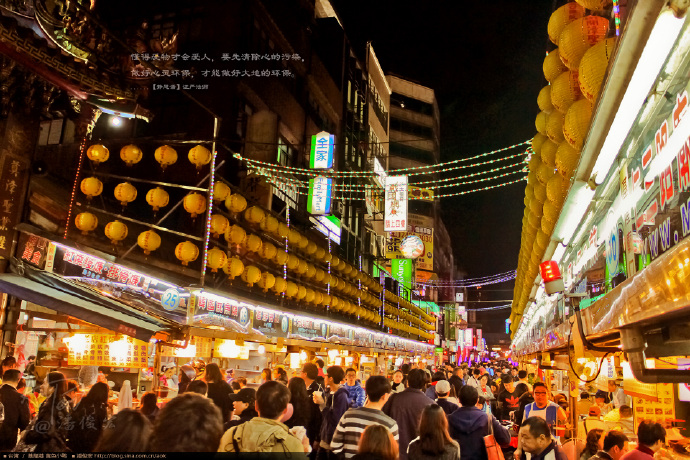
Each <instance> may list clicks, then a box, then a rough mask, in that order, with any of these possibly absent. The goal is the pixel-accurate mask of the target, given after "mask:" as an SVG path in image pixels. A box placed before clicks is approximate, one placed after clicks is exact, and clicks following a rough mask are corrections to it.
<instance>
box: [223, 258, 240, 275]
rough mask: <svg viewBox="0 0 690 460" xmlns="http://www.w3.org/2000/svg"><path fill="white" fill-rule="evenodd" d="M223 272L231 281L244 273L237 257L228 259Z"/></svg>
mask: <svg viewBox="0 0 690 460" xmlns="http://www.w3.org/2000/svg"><path fill="white" fill-rule="evenodd" d="M223 271H224V272H225V274H226V275H228V278H230V279H231V280H233V279H235V278H236V277H238V276H240V275H241V274H242V272H243V271H244V264H243V263H242V261H241V260H240V259H238V258H237V257H230V258H229V259H228V261H227V263H226V264H225V265H223Z"/></svg>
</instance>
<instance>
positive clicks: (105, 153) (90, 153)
mask: <svg viewBox="0 0 690 460" xmlns="http://www.w3.org/2000/svg"><path fill="white" fill-rule="evenodd" d="M86 156H87V157H89V160H91V161H92V162H93V163H94V165H95V166H98V165H99V164H100V163H103V162H105V161H108V158H110V151H109V150H108V149H107V148H106V146H105V145H101V144H94V145H92V146H91V147H89V148H88V150H86Z"/></svg>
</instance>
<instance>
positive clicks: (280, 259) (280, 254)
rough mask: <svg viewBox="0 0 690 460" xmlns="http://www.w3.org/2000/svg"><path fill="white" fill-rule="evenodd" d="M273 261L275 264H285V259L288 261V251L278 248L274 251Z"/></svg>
mask: <svg viewBox="0 0 690 460" xmlns="http://www.w3.org/2000/svg"><path fill="white" fill-rule="evenodd" d="M273 261H274V262H275V263H276V264H277V265H285V264H287V261H288V253H287V252H285V251H283V250H282V249H278V251H277V252H276V255H275V257H274V258H273Z"/></svg>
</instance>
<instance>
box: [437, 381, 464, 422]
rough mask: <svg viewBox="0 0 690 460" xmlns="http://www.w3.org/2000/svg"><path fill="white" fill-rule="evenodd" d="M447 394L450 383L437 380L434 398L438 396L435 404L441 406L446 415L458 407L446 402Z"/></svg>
mask: <svg viewBox="0 0 690 460" xmlns="http://www.w3.org/2000/svg"><path fill="white" fill-rule="evenodd" d="M449 394H450V382H448V380H439V381H438V382H436V396H438V398H437V399H436V404H438V405H439V406H441V408H442V409H443V412H445V413H446V415H450V414H452V413H453V412H455V411H456V410H457V409H458V408H459V407H460V406H458V405H457V404H455V403H454V402H452V401H449V400H448V396H449Z"/></svg>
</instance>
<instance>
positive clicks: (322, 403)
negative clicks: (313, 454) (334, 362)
mask: <svg viewBox="0 0 690 460" xmlns="http://www.w3.org/2000/svg"><path fill="white" fill-rule="evenodd" d="M344 378H345V372H344V371H343V368H342V367H340V366H331V367H329V368H328V369H327V370H326V377H325V381H326V386H327V387H328V393H327V394H326V395H325V397H323V396H322V397H319V396H318V394H315V395H314V402H315V403H317V404H318V405H319V407H320V408H321V414H322V421H321V430H320V432H319V438H320V442H319V451H318V454H317V458H319V459H320V460H326V459H328V460H335V458H336V457H335V455H334V454H333V449H332V448H331V441H332V440H333V435H334V434H335V429H336V427H337V426H338V422H340V418H341V417H342V416H343V414H344V413H345V411H346V410H347V409H348V408H349V405H350V401H349V397H348V394H347V390H346V389H345V388H343V386H342V382H343V379H344Z"/></svg>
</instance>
